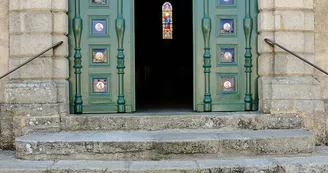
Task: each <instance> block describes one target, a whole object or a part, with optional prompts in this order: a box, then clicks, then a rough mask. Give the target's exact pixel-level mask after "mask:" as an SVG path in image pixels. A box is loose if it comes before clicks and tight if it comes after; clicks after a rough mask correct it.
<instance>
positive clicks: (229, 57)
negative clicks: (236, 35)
mask: <svg viewBox="0 0 328 173" xmlns="http://www.w3.org/2000/svg"><path fill="white" fill-rule="evenodd" d="M234 52H235V51H234V48H221V58H220V62H235V57H234Z"/></svg>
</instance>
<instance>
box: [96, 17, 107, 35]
mask: <svg viewBox="0 0 328 173" xmlns="http://www.w3.org/2000/svg"><path fill="white" fill-rule="evenodd" d="M92 26H93V27H92V33H93V34H106V33H107V31H106V30H107V21H106V20H92Z"/></svg>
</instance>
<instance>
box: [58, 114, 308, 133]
mask: <svg viewBox="0 0 328 173" xmlns="http://www.w3.org/2000/svg"><path fill="white" fill-rule="evenodd" d="M302 127H303V118H302V117H301V116H299V115H298V114H289V115H279V114H277V115H275V114H262V113H258V112H209V113H197V112H182V113H181V112H180V113H179V112H172V113H133V114H108V115H69V116H63V117H62V119H61V128H62V129H63V130H66V131H77V130H112V131H121V130H122V131H130V130H150V131H152V130H164V129H220V128H224V129H252V130H254V129H257V130H263V129H298V128H302Z"/></svg>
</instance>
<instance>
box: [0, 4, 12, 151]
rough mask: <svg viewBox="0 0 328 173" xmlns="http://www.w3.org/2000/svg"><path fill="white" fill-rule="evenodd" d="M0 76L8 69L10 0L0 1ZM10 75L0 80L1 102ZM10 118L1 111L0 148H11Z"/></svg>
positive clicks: (2, 101) (0, 102)
mask: <svg viewBox="0 0 328 173" xmlns="http://www.w3.org/2000/svg"><path fill="white" fill-rule="evenodd" d="M0 31H1V32H0V52H1V58H0V76H1V75H3V74H5V73H6V72H7V71H8V59H9V0H2V1H0ZM8 79H9V78H8V77H6V78H3V79H1V80H0V104H2V103H4V101H5V98H4V90H5V87H4V86H5V84H6V83H7V82H8ZM10 124H11V121H10V118H9V119H8V117H5V116H4V115H2V114H1V111H0V149H1V148H10V146H11V144H12V142H10V141H12V138H11V136H10V131H11V129H10Z"/></svg>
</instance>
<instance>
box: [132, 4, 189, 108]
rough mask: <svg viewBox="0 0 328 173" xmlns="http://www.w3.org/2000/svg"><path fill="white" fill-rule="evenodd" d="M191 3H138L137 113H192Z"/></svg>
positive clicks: (136, 6)
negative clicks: (158, 111) (168, 111)
mask: <svg viewBox="0 0 328 173" xmlns="http://www.w3.org/2000/svg"><path fill="white" fill-rule="evenodd" d="M192 31H193V25H192V1H181V0H171V1H168V2H166V1H163V0H143V1H138V2H137V3H135V62H136V103H137V111H138V112H139V111H156V110H161V111H167V110H170V109H171V110H174V111H179V110H180V111H181V110H182V111H192V109H193V33H192Z"/></svg>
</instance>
